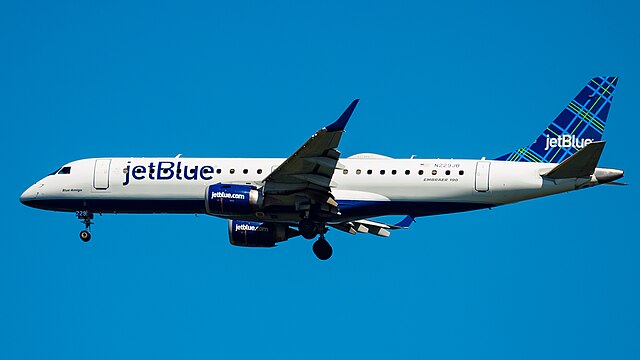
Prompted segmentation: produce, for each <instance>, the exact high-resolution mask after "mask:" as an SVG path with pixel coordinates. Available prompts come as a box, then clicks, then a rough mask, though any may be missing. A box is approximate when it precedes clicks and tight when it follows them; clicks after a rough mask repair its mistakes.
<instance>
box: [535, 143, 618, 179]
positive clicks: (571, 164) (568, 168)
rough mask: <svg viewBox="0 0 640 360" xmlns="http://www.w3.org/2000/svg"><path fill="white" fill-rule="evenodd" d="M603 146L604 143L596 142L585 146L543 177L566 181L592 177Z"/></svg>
mask: <svg viewBox="0 0 640 360" xmlns="http://www.w3.org/2000/svg"><path fill="white" fill-rule="evenodd" d="M604 144H605V142H604V141H596V142H593V143H590V144H588V145H586V146H585V147H583V148H582V149H580V150H579V151H578V152H577V153H575V154H573V155H571V156H570V157H568V158H567V159H566V160H564V161H563V162H561V163H560V164H559V165H558V166H556V167H554V168H553V169H551V171H549V172H548V173H546V174H544V175H543V176H544V177H546V178H549V179H568V178H579V177H587V176H591V175H593V173H594V172H595V170H596V167H597V166H598V161H600V156H601V155H602V150H604Z"/></svg>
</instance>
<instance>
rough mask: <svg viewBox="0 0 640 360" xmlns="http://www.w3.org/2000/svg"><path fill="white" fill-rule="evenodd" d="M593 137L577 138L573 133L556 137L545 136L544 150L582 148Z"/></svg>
mask: <svg viewBox="0 0 640 360" xmlns="http://www.w3.org/2000/svg"><path fill="white" fill-rule="evenodd" d="M592 142H593V139H578V138H577V137H576V136H575V135H569V134H564V135H560V136H558V137H549V136H547V143H546V145H545V147H544V150H545V151H547V150H549V149H551V148H563V149H566V148H576V149H582V148H583V147H585V146H587V145H589V144H591V143H592Z"/></svg>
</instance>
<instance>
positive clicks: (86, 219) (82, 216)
mask: <svg viewBox="0 0 640 360" xmlns="http://www.w3.org/2000/svg"><path fill="white" fill-rule="evenodd" d="M76 216H77V217H78V219H79V220H80V221H82V223H83V224H84V227H85V229H84V230H82V231H80V240H82V241H84V242H87V241H89V240H91V224H93V221H91V220H93V213H92V212H91V211H88V210H82V211H76Z"/></svg>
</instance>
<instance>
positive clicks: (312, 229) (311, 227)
mask: <svg viewBox="0 0 640 360" xmlns="http://www.w3.org/2000/svg"><path fill="white" fill-rule="evenodd" d="M298 230H299V231H300V235H302V237H303V238H305V239H308V240H311V239H313V238H315V237H316V235H318V225H316V223H315V222H313V221H311V220H309V219H302V220H300V223H299V224H298Z"/></svg>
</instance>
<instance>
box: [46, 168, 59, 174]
mask: <svg viewBox="0 0 640 360" xmlns="http://www.w3.org/2000/svg"><path fill="white" fill-rule="evenodd" d="M60 170H62V168H59V169H56V171H54V172H52V173H51V174H49V175H55V174H57V173H58V171H60Z"/></svg>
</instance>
